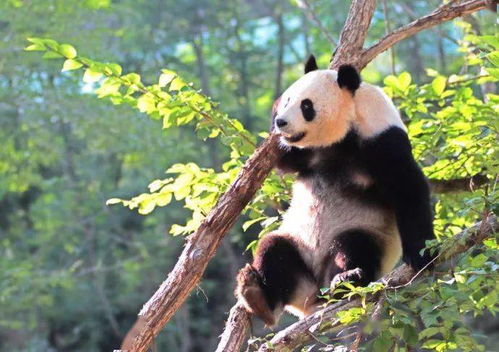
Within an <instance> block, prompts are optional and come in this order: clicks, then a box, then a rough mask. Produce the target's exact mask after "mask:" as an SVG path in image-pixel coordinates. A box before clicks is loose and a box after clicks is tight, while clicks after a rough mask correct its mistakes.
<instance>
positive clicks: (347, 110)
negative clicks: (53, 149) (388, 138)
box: [276, 70, 406, 148]
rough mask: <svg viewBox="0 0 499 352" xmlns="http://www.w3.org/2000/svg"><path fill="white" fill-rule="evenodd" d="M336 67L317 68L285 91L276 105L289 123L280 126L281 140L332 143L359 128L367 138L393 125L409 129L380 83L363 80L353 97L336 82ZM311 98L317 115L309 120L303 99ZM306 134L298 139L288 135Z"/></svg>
mask: <svg viewBox="0 0 499 352" xmlns="http://www.w3.org/2000/svg"><path fill="white" fill-rule="evenodd" d="M337 77H338V73H337V72H336V71H334V70H316V71H312V72H309V73H307V74H306V75H304V76H302V77H301V78H300V79H298V80H297V81H296V82H294V83H293V84H292V85H291V86H290V87H289V88H288V89H286V91H285V92H284V93H283V94H282V96H281V99H280V101H279V104H278V105H277V108H276V119H282V120H284V121H286V122H287V125H286V126H284V127H281V128H278V127H276V128H277V131H278V132H280V133H281V134H282V135H283V136H284V137H283V138H281V143H283V144H285V145H292V146H296V147H300V148H310V147H323V146H329V145H331V144H333V143H335V142H338V141H340V140H341V139H342V138H343V137H344V136H345V135H346V134H347V133H348V131H349V130H350V128H352V127H353V128H355V129H356V130H357V131H358V132H359V134H360V135H361V136H362V137H364V138H370V137H373V136H376V135H377V134H379V133H381V132H383V131H384V130H386V129H388V128H389V127H391V126H397V127H399V128H402V129H403V130H406V128H405V126H404V123H403V122H402V119H401V118H400V114H399V112H398V111H397V109H396V108H395V105H393V102H392V101H391V99H390V98H389V97H388V96H387V95H386V94H385V93H384V92H383V90H382V89H381V88H379V87H377V86H373V85H371V84H368V83H362V84H361V85H360V87H359V88H358V89H357V90H356V91H355V94H354V96H353V97H352V94H351V92H349V91H348V90H347V89H341V88H340V87H339V86H338V83H337V82H336V80H337ZM307 98H308V99H310V100H311V101H312V103H313V104H314V109H315V111H316V116H315V118H314V119H313V120H312V121H306V120H305V119H304V118H303V113H302V111H301V109H300V104H301V101H302V100H304V99H307ZM302 132H304V133H305V137H304V138H303V139H302V140H300V141H298V142H295V143H293V142H290V141H289V140H286V139H285V137H291V136H295V135H297V134H299V133H302Z"/></svg>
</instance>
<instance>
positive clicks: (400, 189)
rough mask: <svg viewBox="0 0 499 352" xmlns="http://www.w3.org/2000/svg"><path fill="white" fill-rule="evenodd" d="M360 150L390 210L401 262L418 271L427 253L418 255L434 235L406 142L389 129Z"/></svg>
mask: <svg viewBox="0 0 499 352" xmlns="http://www.w3.org/2000/svg"><path fill="white" fill-rule="evenodd" d="M362 149H363V155H364V157H365V162H366V164H367V167H368V169H369V172H370V173H371V175H372V176H373V178H374V180H375V182H376V183H377V184H378V185H379V187H380V188H381V191H382V193H383V194H384V195H385V197H386V198H387V199H388V201H389V202H390V203H391V205H392V206H393V207H394V210H395V215H396V218H397V225H398V229H399V232H400V237H401V240H402V249H403V260H404V262H406V263H407V264H409V265H411V266H412V267H413V268H414V269H416V270H419V269H421V268H422V267H423V266H425V265H426V264H427V263H428V262H429V261H430V260H431V256H430V255H429V254H428V253H427V252H428V251H425V254H424V255H423V256H421V255H420V254H419V252H420V250H421V249H423V248H424V247H425V241H426V240H428V239H432V238H434V237H435V235H434V232H433V215H432V210H431V205H430V190H429V187H428V183H427V181H426V178H425V177H424V175H423V172H422V171H421V169H420V168H419V166H418V165H417V163H416V161H415V160H414V157H413V156H412V148H411V144H410V142H409V138H408V136H407V134H406V133H405V131H403V130H402V129H400V128H398V127H391V128H389V129H387V130H386V131H384V132H383V133H381V134H380V135H377V136H376V137H374V138H371V139H368V140H366V141H364V142H363V148H362Z"/></svg>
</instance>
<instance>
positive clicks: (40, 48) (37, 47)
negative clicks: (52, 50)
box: [24, 44, 47, 51]
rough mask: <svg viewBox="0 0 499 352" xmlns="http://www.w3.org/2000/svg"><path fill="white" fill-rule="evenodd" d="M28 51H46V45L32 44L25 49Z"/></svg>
mask: <svg viewBox="0 0 499 352" xmlns="http://www.w3.org/2000/svg"><path fill="white" fill-rule="evenodd" d="M24 50H26V51H45V50H47V49H46V48H45V45H43V44H31V45H28V46H27V47H25V48H24Z"/></svg>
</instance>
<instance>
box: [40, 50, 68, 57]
mask: <svg viewBox="0 0 499 352" xmlns="http://www.w3.org/2000/svg"><path fill="white" fill-rule="evenodd" d="M61 57H63V56H62V55H61V54H59V53H56V52H54V51H47V52H46V53H45V54H43V55H42V58H44V59H60V58H61Z"/></svg>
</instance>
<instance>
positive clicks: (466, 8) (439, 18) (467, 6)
mask: <svg viewBox="0 0 499 352" xmlns="http://www.w3.org/2000/svg"><path fill="white" fill-rule="evenodd" d="M486 7H487V0H471V1H465V2H462V3H457V4H453V3H452V2H449V3H447V4H444V5H442V6H440V7H438V8H437V9H436V10H435V11H433V12H432V13H430V14H429V15H426V16H423V17H421V18H418V19H417V20H415V21H412V22H411V23H409V24H408V25H405V26H403V27H400V28H398V29H396V30H395V31H393V32H392V33H390V34H387V35H385V36H384V37H383V38H381V39H380V41H378V42H377V43H376V44H374V45H373V46H371V47H369V48H368V49H366V50H364V51H363V52H362V54H361V55H360V57H355V59H356V60H355V61H354V62H355V64H356V67H358V68H359V69H361V68H364V67H365V66H366V65H367V64H368V63H370V62H371V61H372V60H373V59H374V58H375V57H376V56H378V55H379V54H381V53H382V52H384V51H385V50H388V49H389V48H390V47H392V46H393V45H394V44H396V43H398V42H399V41H401V40H403V39H405V38H407V37H410V36H413V35H414V34H416V33H418V32H421V31H422V30H424V29H427V28H430V27H433V26H436V25H438V24H440V23H442V22H446V21H450V20H452V19H454V18H456V17H460V16H464V15H468V14H470V13H473V12H476V11H478V10H481V9H484V8H486ZM357 60H358V61H357Z"/></svg>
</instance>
